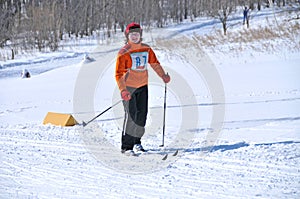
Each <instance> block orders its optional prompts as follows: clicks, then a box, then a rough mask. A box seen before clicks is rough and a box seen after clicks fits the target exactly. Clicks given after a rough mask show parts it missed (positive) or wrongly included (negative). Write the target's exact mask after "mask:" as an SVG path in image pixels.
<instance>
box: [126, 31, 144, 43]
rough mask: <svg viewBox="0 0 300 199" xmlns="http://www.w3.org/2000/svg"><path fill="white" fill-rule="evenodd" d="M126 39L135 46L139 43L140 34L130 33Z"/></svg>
mask: <svg viewBox="0 0 300 199" xmlns="http://www.w3.org/2000/svg"><path fill="white" fill-rule="evenodd" d="M128 39H129V41H130V42H132V43H135V44H137V43H139V42H140V39H141V34H140V33H139V32H131V33H129V35H128Z"/></svg>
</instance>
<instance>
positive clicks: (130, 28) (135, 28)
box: [125, 22, 143, 38]
mask: <svg viewBox="0 0 300 199" xmlns="http://www.w3.org/2000/svg"><path fill="white" fill-rule="evenodd" d="M130 32H139V33H140V34H141V36H142V32H143V30H142V28H141V26H140V24H138V23H135V22H132V23H130V24H128V25H127V27H126V30H125V36H126V38H128V34H129V33H130Z"/></svg>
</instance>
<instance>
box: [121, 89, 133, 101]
mask: <svg viewBox="0 0 300 199" xmlns="http://www.w3.org/2000/svg"><path fill="white" fill-rule="evenodd" d="M121 97H122V99H123V100H124V101H129V100H130V99H131V95H130V92H129V91H128V90H122V91H121Z"/></svg>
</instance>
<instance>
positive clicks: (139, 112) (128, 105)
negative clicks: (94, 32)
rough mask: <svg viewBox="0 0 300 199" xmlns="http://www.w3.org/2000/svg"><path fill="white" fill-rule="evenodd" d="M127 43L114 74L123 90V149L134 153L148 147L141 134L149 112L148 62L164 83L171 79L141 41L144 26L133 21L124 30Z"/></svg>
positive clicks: (153, 54) (131, 153)
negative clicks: (144, 143)
mask: <svg viewBox="0 0 300 199" xmlns="http://www.w3.org/2000/svg"><path fill="white" fill-rule="evenodd" d="M125 37H126V44H125V46H124V47H123V48H122V49H121V50H120V51H119V53H118V56H117V60H116V71H115V78H116V82H117V85H118V87H119V89H120V92H121V97H122V99H123V105H124V110H125V118H124V124H123V131H122V140H121V152H122V153H126V154H129V155H134V152H137V151H145V150H144V148H143V146H142V145H141V138H142V136H143V135H144V133H145V124H146V119H147V113H148V66H149V65H150V66H151V67H152V68H153V70H154V71H155V72H156V73H157V75H158V76H159V77H161V78H162V80H163V81H164V83H169V82H170V76H169V75H168V74H166V73H165V71H164V69H163V68H162V66H161V65H160V63H159V61H158V60H157V58H156V55H155V53H154V52H153V50H152V49H151V47H150V46H149V45H147V44H144V43H142V28H141V26H140V25H139V24H138V23H135V22H133V23H130V24H128V25H127V27H126V30H125Z"/></svg>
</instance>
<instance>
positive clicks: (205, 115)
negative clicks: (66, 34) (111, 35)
mask: <svg viewBox="0 0 300 199" xmlns="http://www.w3.org/2000/svg"><path fill="white" fill-rule="evenodd" d="M276 16H277V17H278V18H277V19H276V20H277V22H278V23H279V24H280V23H281V22H283V21H284V20H286V18H287V16H286V15H283V16H282V15H280V14H278V15H276ZM266 17H268V19H266ZM271 17H273V14H272V12H271V10H269V12H266V13H264V14H263V15H260V16H259V17H257V18H256V21H257V24H253V25H252V26H251V28H252V29H255V28H259V27H261V26H262V25H263V24H265V23H267V21H269V20H270V18H271ZM235 20H237V21H239V20H241V19H240V18H236V19H235ZM204 21H206V23H204ZM237 21H232V23H233V24H235V22H237ZM291 23H297V22H294V21H293V22H291ZM203 24H205V25H203ZM218 27H219V23H218V22H217V21H215V20H208V19H198V20H197V21H196V22H194V23H190V22H185V23H183V24H181V25H177V26H170V27H169V28H166V29H156V30H152V31H151V32H147V31H145V34H144V38H145V42H147V43H149V44H151V45H152V46H153V49H154V50H155V53H156V54H157V57H158V59H159V61H160V62H161V64H162V65H163V66H164V67H165V68H166V70H167V71H168V72H169V74H170V76H171V78H172V80H171V83H170V84H169V85H168V93H167V115H166V137H165V147H164V148H160V147H159V145H160V144H161V139H162V115H163V98H164V85H163V83H162V82H161V80H160V79H158V78H157V77H156V76H155V75H153V71H150V83H149V92H150V95H149V115H148V120H147V125H146V134H145V136H144V137H143V139H142V142H143V146H144V148H146V149H150V152H149V153H148V154H141V155H139V156H138V157H127V156H124V155H122V154H121V153H120V138H121V129H122V122H123V110H122V109H123V107H122V105H121V104H118V105H116V106H115V107H114V108H112V109H111V110H110V111H108V112H107V113H105V114H103V115H102V116H101V117H99V118H97V119H96V120H95V121H94V122H92V123H90V124H89V125H88V126H86V127H83V126H82V125H80V124H81V123H82V121H88V120H90V119H91V118H93V117H94V116H95V115H97V114H99V113H100V112H102V111H103V110H105V109H106V108H108V107H109V106H111V105H112V104H114V103H116V102H118V101H119V100H120V96H119V92H118V90H117V87H116V84H115V80H114V64H115V56H116V54H117V52H118V49H119V48H120V47H121V46H122V45H123V39H122V37H123V35H122V34H121V33H120V34H118V35H117V36H116V38H118V40H116V41H115V42H112V43H109V44H107V45H104V44H101V45H97V41H95V42H94V43H93V44H92V45H87V46H84V47H83V48H81V49H76V48H74V49H72V51H71V50H70V51H67V52H59V53H48V54H46V55H43V54H42V55H40V56H37V57H29V58H21V59H19V60H16V61H6V62H0V64H1V69H0V87H1V90H0V162H1V164H0V198H72V199H73V198H151V199H152V198H299V197H300V191H299V190H300V169H299V165H300V80H299V75H300V68H299V63H300V53H299V49H291V46H293V44H286V43H285V41H287V40H286V39H285V38H281V37H278V38H276V39H270V40H269V41H265V42H263V43H260V42H249V43H247V44H245V45H244V44H238V43H234V42H227V43H226V42H225V43H219V44H218V45H215V46H210V47H208V46H202V45H201V39H200V36H199V35H202V36H203V35H204V33H205V34H208V35H210V36H216V35H217V34H216V33H215V32H214V30H215V29H216V28H218ZM244 28H245V27H242V26H241V25H235V26H233V27H232V29H231V30H230V31H231V32H232V33H234V32H235V33H236V34H238V33H237V32H238V31H240V30H244ZM293 39H294V41H300V34H299V32H298V33H297V34H296V33H295V34H294V37H293ZM289 41H290V40H289ZM265 43H269V44H270V45H272V46H274V47H278V46H281V48H280V50H277V51H269V50H266V44H265ZM283 43H285V44H284V45H282V44H283ZM241 45H243V46H242V48H236V47H237V46H239V47H240V46H241ZM230 49H231V50H230ZM85 54H89V56H90V57H91V58H93V59H94V60H92V61H88V60H82V58H83V57H84V55H85ZM23 68H27V69H28V70H29V71H30V72H32V77H31V78H27V79H26V78H25V79H22V78H20V77H19V75H18V74H20V73H21V71H22V69H23ZM150 70H151V69H150ZM47 112H58V113H69V114H72V115H73V116H74V117H75V119H76V120H77V121H78V122H79V123H80V124H79V125H76V126H73V127H58V126H53V125H49V124H48V125H43V124H42V122H43V119H44V117H45V116H46V114H47ZM177 150H178V155H177V156H172V154H173V153H174V152H175V151H177ZM166 154H168V158H167V159H166V160H162V158H163V157H164V156H165V155H166Z"/></svg>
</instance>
